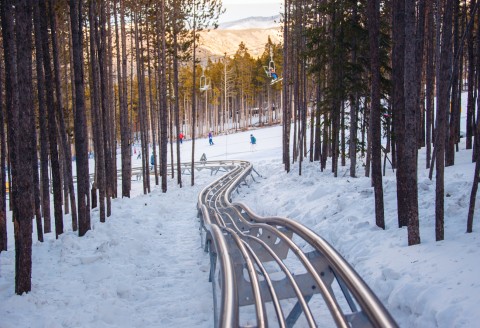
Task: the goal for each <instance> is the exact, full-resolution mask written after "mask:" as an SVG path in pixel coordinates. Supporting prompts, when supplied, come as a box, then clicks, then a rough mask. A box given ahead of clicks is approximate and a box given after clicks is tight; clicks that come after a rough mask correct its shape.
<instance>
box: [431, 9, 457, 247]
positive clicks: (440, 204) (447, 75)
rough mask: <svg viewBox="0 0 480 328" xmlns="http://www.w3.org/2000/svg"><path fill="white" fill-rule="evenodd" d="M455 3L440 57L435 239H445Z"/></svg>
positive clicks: (448, 12)
mask: <svg viewBox="0 0 480 328" xmlns="http://www.w3.org/2000/svg"><path fill="white" fill-rule="evenodd" d="M453 1H454V0H446V2H445V10H444V14H443V28H442V48H441V49H442V50H441V55H440V63H439V65H440V72H439V80H438V81H437V90H438V92H437V131H436V139H435V152H436V188H435V239H436V240H437V241H439V240H443V239H444V203H445V198H444V197H445V181H444V170H445V137H446V123H447V122H446V119H447V112H448V110H449V108H450V96H449V94H450V79H451V70H450V68H451V64H450V61H451V51H452V50H451V43H452V40H451V33H452V15H453Z"/></svg>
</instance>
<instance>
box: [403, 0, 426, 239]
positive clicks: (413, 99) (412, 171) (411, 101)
mask: <svg viewBox="0 0 480 328" xmlns="http://www.w3.org/2000/svg"><path fill="white" fill-rule="evenodd" d="M415 26H416V24H415V0H407V1H405V69H404V74H405V79H404V83H405V139H404V140H405V143H404V159H403V161H402V162H403V165H404V169H405V171H404V173H405V176H404V178H405V187H406V190H408V192H407V193H406V195H405V206H406V207H405V209H404V211H405V212H406V213H405V214H406V216H407V219H408V221H407V222H408V245H416V244H419V243H420V231H419V219H418V186H417V158H418V155H417V154H418V150H417V141H418V137H417V121H418V116H417V112H418V110H419V108H418V105H419V102H418V100H417V97H418V95H419V90H418V86H419V84H417V80H416V79H417V74H416V71H417V70H418V69H419V66H420V67H421V62H420V63H418V64H417V62H416V59H415V48H416V40H415V34H416V32H415ZM420 70H421V68H420Z"/></svg>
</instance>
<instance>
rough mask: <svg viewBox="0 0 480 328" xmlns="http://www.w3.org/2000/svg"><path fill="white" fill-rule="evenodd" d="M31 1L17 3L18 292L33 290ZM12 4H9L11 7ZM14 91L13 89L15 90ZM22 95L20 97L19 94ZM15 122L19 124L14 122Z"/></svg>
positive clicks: (16, 194)
mask: <svg viewBox="0 0 480 328" xmlns="http://www.w3.org/2000/svg"><path fill="white" fill-rule="evenodd" d="M32 4H33V3H32V1H30V0H20V1H16V3H15V35H16V55H17V89H16V90H15V91H17V92H18V94H17V95H18V103H17V104H18V107H13V110H14V111H16V112H17V113H18V121H16V122H14V125H13V129H15V132H14V133H15V138H16V140H17V145H16V147H15V148H13V151H14V152H16V153H17V154H16V156H15V160H16V163H15V167H16V172H15V173H16V174H17V175H16V176H17V179H16V181H15V183H16V184H17V187H16V188H15V186H14V190H13V194H12V196H13V198H14V199H13V202H14V203H15V204H16V205H15V208H16V209H17V211H18V212H17V215H15V216H14V218H13V223H14V229H15V293H16V294H18V295H22V294H23V293H28V292H29V291H30V290H31V289H32V284H31V277H32V219H33V215H34V206H35V204H34V202H33V192H34V188H33V178H32V175H33V172H32V167H33V156H32V155H33V151H34V150H35V149H36V147H35V145H34V144H33V138H32V136H33V126H32V125H31V119H30V118H31V117H32V116H33V115H34V107H33V90H32V46H31V45H32V43H31V38H32ZM8 5H9V4H7V6H8ZM15 91H14V92H15ZM20 95H21V96H20ZM15 123H16V124H15Z"/></svg>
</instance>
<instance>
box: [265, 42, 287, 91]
mask: <svg viewBox="0 0 480 328" xmlns="http://www.w3.org/2000/svg"><path fill="white" fill-rule="evenodd" d="M263 69H264V70H265V73H266V74H267V76H268V77H269V78H271V79H272V81H271V82H270V85H274V84H275V83H277V82H280V81H282V80H283V77H279V76H278V75H277V73H276V69H275V61H274V60H273V51H272V47H270V61H269V62H268V66H263Z"/></svg>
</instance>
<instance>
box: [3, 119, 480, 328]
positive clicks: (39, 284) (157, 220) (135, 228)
mask: <svg viewBox="0 0 480 328" xmlns="http://www.w3.org/2000/svg"><path fill="white" fill-rule="evenodd" d="M250 133H253V134H254V135H255V137H256V139H257V146H256V149H255V150H254V151H252V150H251V149H250V144H249V136H250ZM281 133H282V129H281V127H279V126H277V127H272V128H266V129H261V130H254V131H249V132H242V133H238V134H229V135H227V136H214V143H215V145H213V146H209V145H208V140H207V139H202V140H197V142H196V149H197V153H196V155H195V159H196V160H198V159H200V156H201V155H202V154H203V153H205V155H206V156H207V159H209V160H215V159H225V158H228V159H234V158H235V159H245V160H249V161H251V162H252V163H253V164H254V168H255V169H256V170H257V171H258V172H259V173H260V174H261V175H262V176H263V177H264V179H259V181H258V182H257V183H255V184H253V185H252V186H251V187H250V188H249V189H247V188H242V189H241V193H240V195H237V196H235V197H236V198H235V199H234V200H241V201H243V202H245V203H246V204H248V205H249V206H250V207H251V208H252V209H253V210H254V211H255V212H257V213H258V214H260V215H279V216H286V217H289V218H291V219H294V220H298V221H299V222H301V223H303V224H305V225H306V226H308V227H310V228H311V229H313V230H314V231H316V232H317V233H318V234H319V235H321V236H322V237H324V238H325V239H326V240H327V241H328V242H329V243H331V244H332V245H333V246H334V247H335V248H337V250H338V251H339V252H340V253H341V254H342V255H343V256H344V257H345V258H346V259H347V260H348V261H349V262H350V263H351V264H352V265H353V267H354V268H355V269H356V270H357V271H358V273H359V274H360V275H361V276H362V277H363V279H364V280H365V281H366V282H367V284H368V285H369V286H370V287H371V288H372V290H373V291H374V292H375V293H376V294H377V295H378V297H379V298H380V299H381V301H382V302H384V304H385V306H386V307H387V309H388V310H389V311H390V312H391V313H392V315H393V317H394V318H395V319H396V321H397V322H398V324H399V325H400V326H401V327H422V328H423V327H427V328H428V327H477V326H478V322H480V311H478V303H479V302H480V282H479V279H478V276H479V274H480V264H479V262H478V259H479V258H480V237H479V234H478V231H479V229H480V223H479V220H480V217H479V214H478V213H479V211H480V207H479V206H477V214H476V216H475V220H474V232H473V233H471V234H466V233H465V230H466V221H467V209H468V203H469V195H470V190H471V183H472V180H473V172H474V165H473V164H472V163H471V151H467V150H465V144H464V139H462V143H461V145H460V149H461V150H460V152H459V153H457V154H456V164H455V166H453V167H449V168H447V169H446V174H445V185H446V187H445V190H446V194H447V197H446V198H445V204H446V205H445V216H446V217H445V240H444V241H442V242H436V241H435V221H434V211H435V196H434V195H435V181H430V180H429V179H428V171H427V170H425V169H423V168H424V167H425V151H424V150H422V151H421V152H420V153H419V174H418V182H419V209H420V233H421V240H422V244H421V245H417V246H410V247H409V246H407V230H406V229H405V228H402V229H399V228H398V227H397V226H398V225H397V214H396V213H397V207H396V182H395V174H394V173H393V172H392V170H391V169H390V168H389V167H388V165H387V172H386V177H385V178H384V182H383V185H384V197H385V217H386V230H381V229H379V228H377V227H376V226H375V217H374V201H373V189H372V187H371V184H370V180H369V179H368V178H365V177H364V170H363V168H362V166H361V163H360V165H359V167H358V178H351V177H349V173H348V172H349V171H348V170H349V168H348V166H347V167H342V168H341V169H340V174H339V177H338V178H334V177H333V175H332V173H331V172H330V170H326V171H325V172H323V173H322V172H320V170H319V164H318V163H309V162H304V167H303V170H302V176H299V175H298V164H294V165H293V166H292V172H291V173H289V174H287V173H285V171H284V170H283V165H282V163H281V154H282V148H281ZM190 154H191V141H188V140H187V141H186V142H184V144H183V145H182V161H189V160H190ZM134 165H140V160H137V158H136V156H134ZM215 178H216V177H215V176H210V172H207V171H201V172H197V173H196V184H195V186H193V187H192V186H190V176H184V178H183V188H179V187H177V185H176V179H170V180H169V190H168V192H167V193H166V194H163V193H162V192H161V190H160V188H158V187H154V188H153V189H154V190H153V192H152V193H151V194H149V195H142V194H141V193H142V182H141V181H133V182H132V186H133V189H134V194H135V196H134V197H132V198H131V199H116V200H114V201H113V210H112V211H113V215H112V216H111V217H110V218H108V219H107V222H106V223H103V224H102V223H100V222H99V219H98V210H94V211H93V212H92V230H91V231H89V232H88V233H87V235H86V236H85V237H83V238H79V237H77V234H76V233H73V232H72V231H71V229H69V230H68V231H66V232H65V233H64V234H63V235H61V236H60V237H59V239H58V240H55V236H54V234H49V235H48V236H46V241H45V242H44V243H39V242H34V245H33V272H32V291H31V292H30V293H29V294H27V295H23V296H18V295H15V293H14V274H15V273H14V263H15V254H14V240H13V228H12V226H11V224H10V225H9V243H8V244H9V251H7V252H2V253H1V255H0V327H1V328H10V327H12V328H13V327H15V328H17V327H35V328H37V327H38V328H43V327H49V328H50V327H53V328H56V327H145V328H146V327H212V326H213V300H212V292H211V285H210V283H209V282H208V271H209V258H208V255H207V254H206V253H204V252H203V249H202V247H201V241H200V234H199V222H198V219H197V217H196V214H197V212H196V201H197V195H198V193H199V192H200V190H201V189H202V188H203V187H204V186H205V185H206V184H208V183H210V182H211V181H213V179H215ZM152 183H153V184H152V185H154V181H153V180H152ZM479 201H480V200H479ZM272 204H275V205H274V206H272ZM68 222H70V219H69V217H68V216H66V217H65V223H66V225H68ZM34 238H35V234H34ZM319 325H320V326H322V325H321V323H319Z"/></svg>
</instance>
